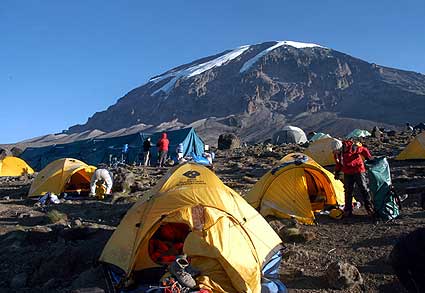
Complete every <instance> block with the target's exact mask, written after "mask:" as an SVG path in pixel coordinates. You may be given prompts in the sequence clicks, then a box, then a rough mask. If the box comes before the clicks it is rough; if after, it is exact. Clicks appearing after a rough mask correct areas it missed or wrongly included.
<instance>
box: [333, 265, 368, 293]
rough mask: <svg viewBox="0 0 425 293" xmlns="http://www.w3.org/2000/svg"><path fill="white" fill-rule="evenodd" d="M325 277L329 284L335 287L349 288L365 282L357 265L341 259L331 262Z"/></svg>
mask: <svg viewBox="0 0 425 293" xmlns="http://www.w3.org/2000/svg"><path fill="white" fill-rule="evenodd" d="M325 277H326V280H327V281H328V284H329V286H330V287H332V288H334V289H347V288H351V287H354V286H356V285H362V284H363V278H362V276H361V275H360V272H359V270H358V269H357V268H356V267H355V266H353V265H351V264H349V263H344V262H341V261H336V262H333V263H331V264H329V266H328V268H327V269H326V273H325Z"/></svg>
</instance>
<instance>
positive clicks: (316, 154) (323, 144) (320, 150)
mask: <svg viewBox="0 0 425 293" xmlns="http://www.w3.org/2000/svg"><path fill="white" fill-rule="evenodd" d="M338 142H340V140H338V139H336V138H322V139H319V140H316V141H315V142H312V143H311V144H310V145H309V146H308V148H307V149H306V150H305V151H304V153H305V154H306V155H307V156H309V157H310V158H312V159H313V160H315V161H316V162H317V163H318V164H320V165H321V166H330V165H335V160H334V155H333V148H332V147H333V146H334V145H335V144H336V143H338ZM340 143H341V142H340ZM341 145H342V143H341Z"/></svg>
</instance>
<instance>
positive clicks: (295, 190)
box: [0, 126, 425, 292]
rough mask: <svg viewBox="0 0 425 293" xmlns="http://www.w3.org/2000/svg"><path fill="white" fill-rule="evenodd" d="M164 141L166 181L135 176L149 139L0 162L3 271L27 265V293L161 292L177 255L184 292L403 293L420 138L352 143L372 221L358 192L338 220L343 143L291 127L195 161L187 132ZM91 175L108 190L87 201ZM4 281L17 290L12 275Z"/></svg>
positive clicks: (200, 152) (419, 182) (418, 193)
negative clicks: (361, 152) (364, 151)
mask: <svg viewBox="0 0 425 293" xmlns="http://www.w3.org/2000/svg"><path fill="white" fill-rule="evenodd" d="M300 131H302V133H301V135H300V136H298V135H299V134H300ZM167 133H168V134H169V135H168V138H169V140H170V145H173V146H175V147H177V146H178V145H179V144H181V143H182V142H184V143H185V146H184V147H183V148H180V149H179V150H176V152H177V151H179V152H182V158H180V160H179V159H178V158H177V157H178V155H177V153H176V154H170V156H169V157H168V160H167V163H166V165H165V166H164V167H159V166H158V164H157V162H158V160H159V157H158V156H159V155H158V153H156V154H155V155H154V156H153V157H154V159H152V160H151V162H150V164H149V165H147V166H145V165H144V164H143V163H141V162H140V160H142V161H143V158H140V156H139V153H140V152H142V151H143V150H142V148H143V142H144V141H145V140H146V139H147V138H148V137H152V138H154V139H152V141H155V140H158V139H160V137H162V135H161V132H158V133H151V134H148V133H135V134H132V135H124V136H118V137H113V138H102V137H99V138H91V139H88V140H82V141H77V142H72V143H67V144H56V145H51V146H43V147H28V148H27V149H26V150H24V151H23V152H21V153H20V155H19V157H16V156H13V154H12V153H11V152H8V151H6V150H4V151H3V152H2V160H1V161H0V166H1V168H0V174H1V176H0V193H1V206H2V214H1V227H2V230H1V231H2V236H0V237H1V238H0V245H1V247H2V248H3V249H4V250H5V251H7V252H8V253H7V255H6V254H3V256H2V260H3V263H5V264H6V265H7V266H10V267H11V268H13V267H15V266H17V264H18V263H20V264H25V266H26V268H27V269H26V271H25V277H26V280H25V281H26V285H25V286H27V287H32V288H39V289H40V290H46V291H49V290H52V291H55V290H59V289H58V288H61V289H60V290H62V289H65V288H66V290H77V289H78V288H92V289H90V290H95V289H93V288H98V289H96V290H104V292H133V291H134V290H139V291H137V292H148V290H149V289H152V288H155V286H157V287H158V290H162V289H160V288H161V287H164V286H165V287H166V286H167V285H161V284H166V283H165V282H169V281H170V277H169V276H170V271H173V270H172V269H171V266H172V263H173V262H177V261H182V260H181V259H180V257H181V256H182V255H183V256H185V257H187V259H186V258H185V259H184V261H188V263H190V266H191V267H193V270H194V271H196V272H197V275H194V276H193V278H192V279H191V280H193V281H194V282H195V283H196V287H195V289H190V290H192V291H196V290H198V291H199V290H206V291H208V292H248V291H251V292H260V291H261V292H310V289H312V288H315V290H316V289H317V290H319V291H320V290H328V289H329V288H332V290H336V289H338V291H342V292H364V290H366V291H379V290H387V288H390V289H388V290H390V291H389V292H391V290H404V289H403V285H401V284H400V282H399V281H398V278H397V276H396V275H395V273H394V272H393V270H394V268H393V264H392V263H391V255H392V254H393V253H394V250H395V247H396V243H397V241H398V239H399V238H400V237H401V236H402V235H404V234H405V233H406V232H408V231H413V230H415V229H416V228H420V227H422V226H423V224H424V218H423V213H424V210H423V209H424V208H425V205H424V200H423V193H422V189H421V186H425V185H423V184H425V173H423V172H422V171H423V168H424V167H425V159H424V158H425V147H424V148H422V147H421V139H422V136H423V133H422V132H418V133H410V132H406V131H403V130H400V131H397V133H396V135H395V136H392V137H390V136H388V135H387V134H385V132H384V131H382V135H380V136H379V137H376V136H367V137H363V136H361V133H359V135H360V136H359V137H357V138H350V140H351V141H355V142H356V143H357V144H358V145H363V146H366V147H368V149H369V150H370V152H371V153H373V155H374V157H375V158H374V159H373V160H366V162H365V167H366V168H367V171H366V172H367V174H368V175H367V176H368V180H367V181H368V187H369V190H370V192H371V194H372V200H373V203H374V207H375V211H376V214H375V215H374V216H373V217H370V215H368V214H367V211H366V210H365V208H364V202H363V199H362V197H361V196H360V195H359V194H360V191H359V190H358V189H356V190H355V192H354V198H353V203H352V205H353V215H352V216H349V217H348V216H346V215H345V214H344V205H345V190H344V183H343V181H344V179H343V178H337V177H336V176H335V158H334V153H335V152H334V150H335V147H336V146H337V147H338V146H340V145H342V144H343V142H344V141H346V140H347V138H346V137H331V136H330V135H329V134H318V133H316V134H314V135H313V136H312V137H315V138H314V139H311V138H310V139H309V140H307V138H306V139H303V137H306V135H305V133H304V131H303V130H301V129H300V128H298V127H292V126H291V127H288V128H286V129H285V130H283V131H281V132H280V134H281V135H282V134H284V136H282V137H285V139H287V140H289V141H288V142H286V141H282V139H283V138H282V137H281V138H279V140H280V141H278V143H272V142H273V137H271V139H270V140H267V139H266V140H265V142H264V143H257V144H247V145H244V144H242V143H241V144H239V145H238V144H237V143H236V144H235V143H234V142H224V141H223V140H224V138H223V137H225V138H227V139H230V140H232V139H235V137H232V136H221V137H220V138H221V141H219V140H218V141H217V144H216V145H215V146H214V145H213V144H211V146H207V147H206V143H205V142H204V141H203V139H202V137H201V136H199V135H198V134H197V132H196V130H194V129H190V128H189V129H182V130H178V131H176V130H173V131H168V132H167ZM285 133H286V134H285ZM391 135H392V133H391ZM297 137H298V138H299V137H301V138H302V139H301V140H299V139H298V138H297ZM124 145H127V147H126V148H124ZM235 145H236V146H235ZM218 146H220V148H219V147H218ZM180 147H181V146H180ZM125 149H126V152H124V151H125ZM205 153H208V154H210V153H211V154H212V153H213V154H214V160H213V161H212V164H209V161H208V160H207V159H206V157H204V156H205ZM112 158H113V159H112ZM199 158H203V159H204V160H200V159H199ZM363 159H364V158H363ZM205 162H206V163H205ZM102 168H104V169H108V170H109V172H110V173H111V174H112V177H113V187H112V190H111V192H110V193H109V194H104V195H103V196H102V197H99V196H98V194H97V193H98V188H97V189H96V194H95V195H94V196H90V188H91V184H92V182H93V179H92V178H93V177H95V175H94V174H95V171H96V170H98V169H99V170H100V169H102ZM99 190H100V189H99ZM101 191H102V190H101ZM103 192H105V189H103ZM400 200H402V202H400ZM347 235H349V237H347ZM35 247H37V248H35ZM34 249H37V252H35V250H34ZM52 252H53V253H52ZM34 255H36V257H35V258H34ZM248 256H249V257H248ZM65 260H66V261H65ZM71 267H72V270H71ZM335 270H337V271H338V270H340V271H339V273H338V272H335ZM30 273H31V274H30ZM3 274H4V275H5V274H9V275H8V276H10V278H12V279H14V278H15V282H17V281H16V280H17V278H18V277H19V276H21V277H22V276H23V274H24V273H21V275H20V274H13V275H12V271H9V272H8V273H3ZM51 274H54V275H55V277H54V278H52V277H51ZM265 275H267V278H265V277H264V276H265ZM337 280H339V281H337ZM161 282H163V283H161ZM186 285H187V284H186ZM5 286H6V285H5ZM179 286H182V285H179ZM394 288H395V289H394ZM76 292H77V291H76ZM93 292H96V291H93ZM102 292H103V291H102ZM135 292H136V291H135ZM400 292H402V291H400Z"/></svg>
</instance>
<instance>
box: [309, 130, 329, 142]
mask: <svg viewBox="0 0 425 293" xmlns="http://www.w3.org/2000/svg"><path fill="white" fill-rule="evenodd" d="M330 137H331V136H330V135H329V134H326V133H323V132H318V133H315V134H314V135H313V136H312V137H311V138H310V139H309V141H311V142H315V141H316V140H319V139H323V138H330Z"/></svg>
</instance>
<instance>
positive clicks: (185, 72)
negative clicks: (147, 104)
mask: <svg viewBox="0 0 425 293" xmlns="http://www.w3.org/2000/svg"><path fill="white" fill-rule="evenodd" d="M249 47H250V46H249V45H246V46H241V47H238V48H236V49H234V50H232V51H230V52H228V53H226V54H223V55H221V56H220V57H217V58H215V59H213V60H210V61H208V62H204V63H201V64H197V65H193V66H190V67H188V68H185V69H182V70H179V71H174V72H170V73H167V74H164V75H160V76H158V77H155V78H152V79H150V80H149V82H154V83H158V82H160V81H161V80H164V79H166V78H170V77H172V78H171V79H170V81H168V82H167V83H166V84H164V85H163V86H162V87H160V88H159V89H157V90H156V91H154V92H153V93H152V94H151V95H152V96H153V95H156V94H157V93H159V92H160V91H163V92H165V93H166V94H168V93H169V92H170V91H171V90H172V88H173V87H174V85H175V84H176V82H177V80H179V79H181V78H184V79H187V78H190V77H193V76H195V75H199V74H201V73H203V72H205V71H207V70H210V69H212V68H214V67H219V66H222V65H223V64H226V63H228V62H229V61H231V60H233V59H235V58H237V57H239V56H240V55H241V54H242V53H243V52H245V51H246V50H248V49H249Z"/></svg>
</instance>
